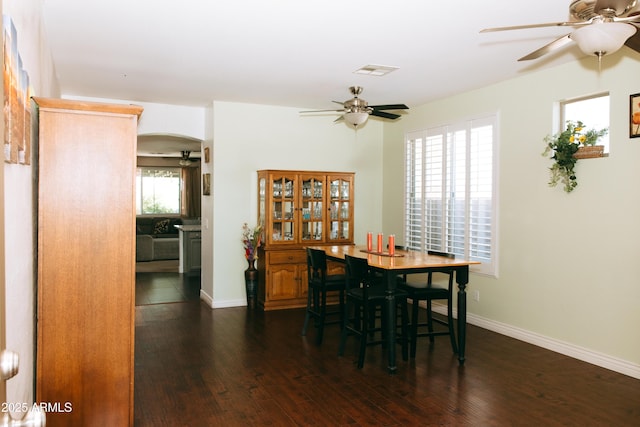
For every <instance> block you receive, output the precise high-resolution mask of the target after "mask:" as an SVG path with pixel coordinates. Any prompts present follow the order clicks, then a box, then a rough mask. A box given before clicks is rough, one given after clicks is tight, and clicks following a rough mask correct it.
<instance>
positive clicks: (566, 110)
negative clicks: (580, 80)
mask: <svg viewBox="0 0 640 427" xmlns="http://www.w3.org/2000/svg"><path fill="white" fill-rule="evenodd" d="M560 119H561V120H560V123H561V126H560V128H561V129H560V132H561V131H563V130H564V129H566V126H565V125H566V123H567V120H571V121H574V122H577V121H581V122H582V123H584V125H585V126H586V127H587V129H597V130H600V129H605V128H606V129H608V128H609V94H608V93H605V94H599V95H592V96H585V97H581V98H575V99H570V100H566V101H562V102H560ZM598 144H599V145H604V152H605V153H608V152H609V134H608V133H607V134H606V135H605V136H603V137H602V138H600V140H598Z"/></svg>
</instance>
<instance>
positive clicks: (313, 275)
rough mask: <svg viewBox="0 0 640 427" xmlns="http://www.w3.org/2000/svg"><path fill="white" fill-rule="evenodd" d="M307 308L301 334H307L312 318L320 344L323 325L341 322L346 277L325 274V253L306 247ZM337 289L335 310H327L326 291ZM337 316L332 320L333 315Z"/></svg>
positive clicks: (317, 341) (317, 340)
mask: <svg viewBox="0 0 640 427" xmlns="http://www.w3.org/2000/svg"><path fill="white" fill-rule="evenodd" d="M307 279H308V282H309V289H308V291H307V309H306V313H305V316H304V325H303V326H302V335H303V336H304V335H306V334H307V328H308V326H309V320H310V319H311V318H313V319H314V325H315V327H316V329H317V334H316V343H317V344H318V345H320V344H322V338H323V335H324V326H325V325H328V324H340V325H342V324H343V321H342V316H343V314H344V293H345V287H346V277H345V276H344V275H342V274H339V275H338V274H334V275H329V274H327V255H326V253H325V252H324V251H323V250H320V249H311V248H307ZM331 291H337V292H338V294H339V307H338V309H337V310H327V292H331ZM336 316H337V317H339V318H338V319H336V320H333V318H334V317H336ZM330 319H331V320H330Z"/></svg>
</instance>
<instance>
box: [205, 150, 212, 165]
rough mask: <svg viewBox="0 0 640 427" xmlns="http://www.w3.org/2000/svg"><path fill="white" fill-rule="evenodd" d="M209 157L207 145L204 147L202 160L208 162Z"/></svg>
mask: <svg viewBox="0 0 640 427" xmlns="http://www.w3.org/2000/svg"><path fill="white" fill-rule="evenodd" d="M209 160H211V158H210V157H209V147H204V162H205V163H209Z"/></svg>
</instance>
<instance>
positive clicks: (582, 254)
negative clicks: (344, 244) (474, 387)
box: [383, 48, 640, 377]
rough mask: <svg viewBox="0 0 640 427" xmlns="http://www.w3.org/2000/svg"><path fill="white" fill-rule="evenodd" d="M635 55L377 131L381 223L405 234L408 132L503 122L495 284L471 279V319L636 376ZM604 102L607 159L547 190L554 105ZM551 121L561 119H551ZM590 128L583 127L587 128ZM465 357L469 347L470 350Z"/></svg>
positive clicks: (469, 96)
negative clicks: (487, 119) (476, 296)
mask: <svg viewBox="0 0 640 427" xmlns="http://www.w3.org/2000/svg"><path fill="white" fill-rule="evenodd" d="M639 60H640V56H639V55H638V54H636V53H634V52H632V51H630V50H628V49H627V48H624V49H623V51H621V52H618V53H616V54H614V55H612V56H607V57H605V58H604V59H603V68H602V71H601V72H598V70H597V60H596V59H595V58H586V59H584V60H582V61H578V62H573V63H569V64H566V65H562V66H559V67H557V68H553V69H548V70H543V71H540V72H536V73H532V74H527V75H524V76H522V77H519V78H516V79H513V80H510V81H505V82H502V83H499V84H496V85H493V86H489V87H485V88H482V89H480V90H476V91H472V92H467V93H464V94H460V95H458V96H453V97H450V98H447V99H443V100H440V101H436V102H432V103H429V104H427V105H424V106H421V107H419V108H415V109H412V110H411V113H410V114H409V115H408V116H406V117H404V118H403V119H402V121H401V122H399V123H398V124H393V125H389V126H387V127H386V129H385V151H384V152H385V165H384V167H385V169H384V172H385V175H384V177H385V187H384V189H385V193H384V204H383V206H384V224H385V227H387V228H390V229H391V228H393V229H394V230H395V231H396V233H398V234H400V235H401V231H402V221H403V218H402V195H400V194H397V192H395V191H397V189H400V188H402V175H403V159H402V156H403V152H404V149H403V140H404V133H405V132H407V131H411V130H416V129H422V128H425V127H427V126H434V125H438V124H443V123H447V122H450V121H453V120H456V119H458V118H460V117H465V116H471V115H475V114H479V113H485V112H498V113H499V115H500V149H499V157H500V161H499V165H500V177H499V183H500V184H499V187H500V190H499V191H500V199H499V202H500V207H499V248H498V249H499V252H498V259H499V266H500V271H499V277H498V278H490V277H482V276H478V275H474V276H473V277H472V278H471V280H470V284H469V289H470V290H479V291H480V295H481V296H480V301H479V302H475V301H471V300H470V301H469V307H468V309H469V312H470V313H471V318H472V319H474V318H475V319H476V320H477V322H478V323H480V324H483V325H484V326H487V327H493V328H494V329H503V332H507V333H510V334H512V335H514V336H518V337H519V338H524V339H529V340H530V341H532V342H536V343H537V344H543V345H544V344H546V346H547V347H549V348H554V349H556V350H559V351H563V352H565V353H567V354H571V355H572V356H574V357H581V354H582V353H588V354H587V355H586V356H585V357H583V358H584V359H585V360H589V361H591V362H598V360H597V359H599V358H603V359H606V360H605V361H604V363H603V364H604V365H606V366H607V367H612V368H613V369H616V370H620V371H622V372H625V373H628V374H629V375H633V376H636V377H640V334H638V332H637V326H638V325H640V286H639V285H640V263H639V262H638V255H639V251H638V241H640V223H639V218H640V191H638V190H637V188H636V186H637V183H638V182H640V168H638V165H637V163H638V161H639V160H640V140H638V139H630V138H629V137H628V135H629V130H628V120H629V95H630V94H632V93H636V92H639V91H640V86H638V75H639V74H640V61H639ZM603 91H609V92H610V96H611V97H610V99H611V126H610V141H611V153H610V155H609V157H607V158H600V159H588V160H580V161H579V162H578V165H577V169H576V170H577V176H578V182H579V185H578V187H577V188H576V190H574V191H573V192H572V193H570V194H567V193H564V192H563V190H562V186H558V187H556V188H550V187H548V185H547V182H548V177H549V175H548V169H547V168H548V167H549V166H550V165H551V160H550V159H548V158H545V157H543V156H541V153H542V151H543V149H544V143H543V138H544V137H545V136H546V135H547V134H551V133H555V131H556V129H553V124H552V123H553V122H554V116H553V111H554V105H555V103H557V101H559V100H562V99H567V98H573V97H578V96H582V95H587V94H592V93H599V92H603ZM556 121H557V120H556ZM587 126H588V123H587ZM468 354H469V358H473V349H469V353H468Z"/></svg>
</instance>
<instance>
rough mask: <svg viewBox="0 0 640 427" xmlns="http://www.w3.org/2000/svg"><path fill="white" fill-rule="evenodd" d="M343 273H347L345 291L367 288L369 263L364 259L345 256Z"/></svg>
mask: <svg viewBox="0 0 640 427" xmlns="http://www.w3.org/2000/svg"><path fill="white" fill-rule="evenodd" d="M344 261H345V272H346V273H347V290H349V289H355V288H360V287H362V288H366V287H368V286H369V263H368V262H367V260H366V259H364V258H357V257H353V256H350V255H345V257H344Z"/></svg>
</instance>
